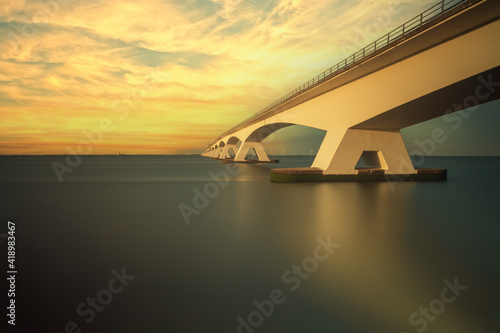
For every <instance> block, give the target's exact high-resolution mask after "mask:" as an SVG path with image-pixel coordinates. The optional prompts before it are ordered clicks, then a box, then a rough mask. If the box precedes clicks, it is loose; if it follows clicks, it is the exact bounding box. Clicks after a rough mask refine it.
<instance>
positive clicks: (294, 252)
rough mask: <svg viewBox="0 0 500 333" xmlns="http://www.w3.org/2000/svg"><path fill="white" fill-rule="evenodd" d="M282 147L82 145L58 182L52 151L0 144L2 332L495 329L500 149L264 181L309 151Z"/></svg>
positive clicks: (499, 308)
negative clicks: (392, 173)
mask: <svg viewBox="0 0 500 333" xmlns="http://www.w3.org/2000/svg"><path fill="white" fill-rule="evenodd" d="M278 158H280V160H281V163H280V164H279V165H240V166H238V167H234V165H230V166H228V165H226V164H222V163H220V162H218V161H213V160H210V159H206V158H202V157H199V156H87V157H84V158H83V162H82V164H81V165H79V166H78V167H76V168H74V169H73V171H72V172H71V173H66V174H64V175H63V182H62V183H60V182H59V181H58V180H57V178H56V176H55V173H54V172H53V169H52V167H51V163H52V162H54V161H59V162H61V163H62V162H64V157H57V156H39V157H5V156H4V157H0V186H1V190H0V202H1V210H0V233H6V232H7V221H9V220H10V221H13V222H15V223H16V226H17V229H16V237H17V265H18V271H19V273H18V275H17V281H16V302H17V309H16V311H17V312H16V327H15V330H14V331H17V332H64V330H65V326H66V325H67V323H68V322H74V325H76V326H77V327H78V329H81V330H82V332H180V333H189V332H203V333H205V332H206V333H210V332H216V333H224V332H227V333H232V332H240V333H252V332H259V333H266V332H269V333H275V332H287V333H306V332H312V333H323V332H324V333H326V332H328V333H332V332H338V333H365V332H366V333H372V332H373V333H378V332H380V333H389V332H396V333H400V332H405V331H406V332H408V333H413V332H419V331H420V332H423V331H425V332H438V333H442V332H454V333H461V332H464V333H465V332H466V333H471V332H499V331H500V330H499V329H500V326H499V325H498V323H499V319H500V286H499V282H500V265H499V259H500V258H499V257H500V242H499V236H500V209H499V206H500V203H499V188H500V173H499V171H500V158H497V157H491V158H488V157H440V158H439V157H429V158H426V160H425V162H424V164H425V165H424V166H426V167H443V168H447V169H448V176H449V177H448V178H449V179H448V181H446V182H436V183H432V182H420V183H416V182H415V183H307V184H276V183H271V182H270V181H269V169H271V168H272V167H294V166H309V165H310V164H311V162H312V157H278ZM229 167H232V168H233V169H228V168H229ZM228 171H232V172H233V175H230V180H229V181H227V182H222V183H221V184H222V187H221V186H220V185H216V182H215V181H214V180H213V178H212V176H213V174H219V175H220V174H221V173H227V174H229V172H228ZM204 191H207V193H208V195H209V197H205V195H204V194H203V192H204ZM199 193H202V194H201V195H200V194H199ZM182 212H184V215H183V213H182ZM186 222H189V224H188V223H186ZM0 240H2V243H0V249H1V253H2V259H1V260H2V262H5V260H4V259H6V256H7V254H6V250H7V249H6V240H5V239H4V238H0ZM325 243H333V244H334V246H332V247H331V248H330V247H328V246H325V245H324V244H325ZM321 244H323V246H322V245H321ZM315 254H316V257H315ZM1 267H2V273H1V274H3V275H2V280H3V281H5V269H4V265H3V264H2V266H1ZM113 270H115V273H113V272H112V271H113ZM122 270H124V272H125V273H126V275H128V276H129V280H128V281H125V282H124V284H126V286H124V287H123V288H119V289H120V290H119V291H117V288H118V287H119V286H121V284H120V283H119V282H118V281H117V280H113V279H114V276H115V275H114V274H118V275H120V274H121V273H122V272H123V271H122ZM132 277H135V278H132ZM112 280H113V281H114V283H115V284H114V285H113V284H112V285H111V287H110V284H109V283H110V281H112ZM445 281H446V282H445ZM450 285H451V286H452V287H453V285H455V287H453V288H454V289H455V290H450ZM6 288H7V285H6V284H5V283H4V284H3V285H2V289H3V290H2V291H1V294H2V295H4V294H5V293H6V292H5V291H6ZM111 288H112V289H113V290H115V292H113V293H111V292H110V291H109V290H110V289H111ZM446 288H448V290H445V289H446ZM453 288H452V289H453ZM273 297H274V300H275V302H276V303H273V305H270V304H271V303H270V302H271V301H268V300H270V299H272V298H273ZM92 298H95V299H96V302H97V304H95V307H94V308H92V305H91V303H89V302H92ZM2 302H3V303H2V308H4V309H5V306H6V305H7V297H6V296H3V297H2ZM99 302H101V303H99ZM102 303H105V304H102ZM82 304H83V305H82ZM256 304H257V305H256ZM79 306H80V311H79V312H78V311H77V308H79ZM259 307H260V310H259ZM82 312H83V313H82ZM2 317H3V319H2V324H1V325H2V326H0V331H5V330H7V329H8V327H7V324H6V321H7V320H6V319H5V318H6V317H5V315H3V316H2ZM242 323H243V324H242ZM71 325H72V324H71ZM71 325H70V326H71ZM4 328H5V329H4Z"/></svg>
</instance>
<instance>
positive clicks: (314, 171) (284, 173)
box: [271, 168, 448, 183]
mask: <svg viewBox="0 0 500 333" xmlns="http://www.w3.org/2000/svg"><path fill="white" fill-rule="evenodd" d="M447 174H448V172H447V170H446V169H417V171H416V173H414V174H386V173H385V172H384V170H376V169H365V170H362V171H360V172H359V173H358V174H330V175H327V174H324V173H323V170H321V169H318V168H288V169H271V181H272V182H278V183H310V182H366V181H369V182H388V183H393V182H402V181H444V180H446V179H447Z"/></svg>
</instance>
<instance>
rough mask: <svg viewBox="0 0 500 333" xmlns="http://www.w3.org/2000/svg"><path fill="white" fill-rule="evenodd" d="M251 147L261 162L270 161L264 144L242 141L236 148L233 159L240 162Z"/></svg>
mask: <svg viewBox="0 0 500 333" xmlns="http://www.w3.org/2000/svg"><path fill="white" fill-rule="evenodd" d="M251 148H253V149H254V150H255V153H256V154H257V157H258V158H259V161H262V162H270V161H271V160H270V159H269V157H268V156H267V154H266V151H265V150H264V146H263V145H262V143H260V142H243V143H242V144H241V146H240V149H239V150H238V153H237V154H236V157H235V158H234V160H235V161H237V162H242V161H244V160H245V157H247V154H248V151H249V150H250V149H251Z"/></svg>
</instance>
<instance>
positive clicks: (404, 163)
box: [313, 129, 417, 175]
mask: <svg viewBox="0 0 500 333" xmlns="http://www.w3.org/2000/svg"><path fill="white" fill-rule="evenodd" d="M360 159H361V160H363V162H365V167H364V168H363V167H357V165H358V162H360ZM313 166H314V165H313ZM363 169H369V170H379V171H384V173H385V174H395V175H405V174H416V173H417V171H416V170H415V168H414V167H413V164H412V162H411V160H410V156H409V155H408V152H407V151H406V147H405V144H404V142H403V137H402V136H401V132H400V131H374V130H364V129H348V130H347V131H346V132H345V134H344V137H343V138H342V140H341V141H340V143H339V144H338V146H337V149H336V150H335V153H334V155H333V157H332V159H331V162H330V165H329V166H328V168H326V169H325V170H324V171H323V173H324V174H325V175H340V174H342V175H357V174H359V173H360V171H362V170H363Z"/></svg>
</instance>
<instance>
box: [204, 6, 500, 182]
mask: <svg viewBox="0 0 500 333" xmlns="http://www.w3.org/2000/svg"><path fill="white" fill-rule="evenodd" d="M485 4H486V5H488V6H489V7H487V6H486V5H485ZM480 6H485V7H480ZM477 8H479V9H480V10H479V9H477ZM477 8H476V9H475V8H472V9H471V12H472V13H474V10H476V12H477V13H476V14H475V16H474V17H476V16H480V15H486V14H485V13H488V15H490V16H491V15H496V16H495V17H496V18H495V19H491V18H490V19H489V21H487V22H485V23H483V24H481V25H478V26H476V27H475V28H474V29H470V30H468V31H466V32H463V31H461V32H460V33H458V34H457V35H454V36H453V37H450V36H447V38H446V39H445V40H441V41H439V42H437V41H436V42H435V44H433V45H432V46H429V45H426V47H425V48H422V45H423V44H422V43H425V41H426V40H428V37H427V36H425V33H424V34H423V35H422V36H419V35H417V36H415V37H413V38H412V39H410V40H409V41H406V42H404V43H403V44H402V45H401V46H396V47H395V48H394V49H392V50H388V51H387V54H385V53H381V54H380V55H378V56H377V57H375V58H373V59H372V60H370V61H368V62H367V64H361V65H359V66H357V67H354V68H353V69H351V70H349V71H347V72H345V73H343V74H341V75H340V77H339V78H338V79H337V78H334V79H333V80H332V82H334V81H335V80H341V81H343V82H344V83H343V84H342V85H340V86H338V87H336V88H335V89H332V90H329V91H325V92H321V93H320V94H318V95H315V96H312V97H311V96H310V97H308V98H306V97H303V96H299V97H297V98H296V99H293V100H292V101H290V102H288V103H289V104H290V106H289V108H285V106H282V107H281V111H280V112H275V113H271V114H270V115H269V116H267V117H266V118H264V119H261V120H258V119H257V120H255V121H251V122H249V124H248V126H246V127H244V128H241V129H239V130H237V131H235V132H233V133H230V134H228V135H227V136H226V137H223V138H222V139H221V140H220V141H219V142H217V144H215V145H214V146H213V147H210V148H209V149H208V150H207V151H205V152H204V153H203V154H202V155H203V156H209V157H212V158H218V159H227V158H229V157H230V155H229V154H228V151H229V150H230V149H232V150H233V151H234V155H235V158H234V160H235V161H240V162H241V161H244V160H245V157H246V155H247V153H248V150H249V149H254V150H255V152H256V153H257V156H258V159H259V160H261V161H269V157H268V156H267V154H266V152H265V150H264V147H263V145H262V140H264V139H265V138H266V137H267V136H268V135H269V134H271V133H272V132H274V131H277V130H279V129H281V128H284V127H286V126H290V125H293V124H297V125H304V126H309V127H314V128H318V129H322V130H325V131H326V135H325V138H324V140H323V142H322V145H321V147H320V150H319V152H318V154H317V156H316V159H315V160H314V163H313V165H312V168H309V169H301V170H300V171H298V172H299V173H302V174H311V172H312V173H318V172H319V173H321V174H322V175H323V176H328V175H358V174H365V173H366V172H367V170H366V169H362V168H357V167H356V166H357V164H358V162H359V160H360V158H361V159H364V160H365V161H366V162H367V165H369V172H375V173H377V174H386V175H417V174H418V171H417V170H415V168H414V167H413V165H412V162H411V160H410V157H409V155H408V152H407V150H406V147H405V144H404V141H403V138H402V136H401V132H400V130H401V129H402V128H405V127H408V126H411V125H414V124H418V123H421V122H424V121H427V120H430V119H433V118H436V117H440V116H444V117H445V120H446V121H449V122H451V123H453V122H454V119H456V117H459V115H457V114H456V112H463V111H462V110H464V109H467V108H471V107H476V106H478V105H480V104H483V103H487V102H490V101H493V100H496V99H500V44H499V43H497V42H496V39H497V36H498V35H500V21H498V16H499V15H500V5H499V3H498V2H493V1H487V2H484V3H481V4H480V5H478V7H477ZM492 9H494V10H496V13H494V14H491V11H492ZM478 13H479V14H478ZM471 15H472V14H471ZM476 18H477V17H476ZM459 22H460V21H459ZM457 24H459V23H457V22H454V21H453V20H451V19H450V21H449V22H447V21H445V22H443V23H442V24H441V25H443V26H444V27H441V33H443V31H445V32H446V31H448V32H449V30H453V29H455V27H456V26H457ZM409 50H410V51H411V50H413V53H411V54H409ZM398 51H399V52H400V53H404V54H406V56H405V57H404V58H402V59H395V60H394V61H393V62H392V63H387V58H391V57H393V55H392V54H393V53H394V52H396V53H397V52H398ZM391 52H392V53H391ZM377 61H379V62H381V63H382V64H383V66H381V67H380V68H377V69H374V68H375V67H376V63H377ZM349 78H351V79H349ZM327 84H330V83H329V81H327V82H326V83H325V84H324V85H327ZM324 85H323V84H321V85H319V86H318V88H317V89H318V90H321V89H323V86H324ZM315 89H316V88H315ZM308 94H311V93H310V92H308ZM304 95H305V94H304ZM301 98H302V99H301ZM437 135H439V133H438V134H437ZM441 135H442V134H441ZM426 177H427V176H426ZM409 179H412V178H411V177H410V178H409Z"/></svg>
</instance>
